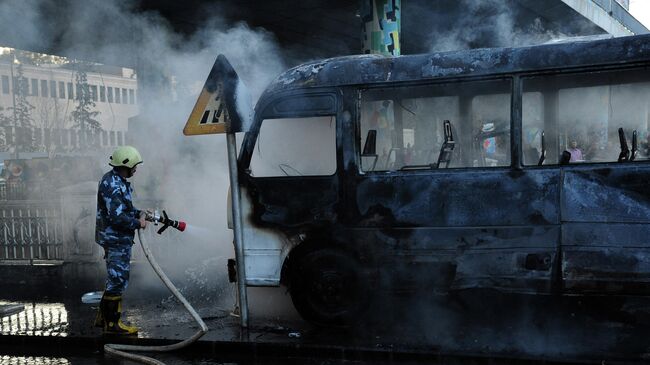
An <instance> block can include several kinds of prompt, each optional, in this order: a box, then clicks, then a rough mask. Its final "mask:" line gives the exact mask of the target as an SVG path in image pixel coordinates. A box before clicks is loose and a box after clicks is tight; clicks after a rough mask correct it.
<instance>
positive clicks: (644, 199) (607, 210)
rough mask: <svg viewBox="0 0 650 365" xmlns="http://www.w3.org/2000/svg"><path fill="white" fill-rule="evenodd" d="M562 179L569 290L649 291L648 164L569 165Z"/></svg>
mask: <svg viewBox="0 0 650 365" xmlns="http://www.w3.org/2000/svg"><path fill="white" fill-rule="evenodd" d="M563 180H564V181H563V198H562V203H563V204H562V220H563V225H562V250H563V260H562V275H563V279H564V285H565V289H566V291H567V292H571V293H601V294H650V226H648V223H650V189H648V181H650V165H648V164H646V163H639V164H633V163H628V164H624V165H623V164H617V165H613V166H611V167H607V168H603V167H598V166H593V165H592V166H576V167H568V168H566V169H565V172H564V179H563Z"/></svg>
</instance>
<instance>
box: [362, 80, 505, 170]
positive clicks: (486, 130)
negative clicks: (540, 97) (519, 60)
mask: <svg viewBox="0 0 650 365" xmlns="http://www.w3.org/2000/svg"><path fill="white" fill-rule="evenodd" d="M360 109H361V110H360V115H361V117H360V132H361V136H360V140H359V141H360V144H359V150H360V151H361V150H362V149H363V146H364V144H365V139H366V137H367V135H368V131H370V130H375V131H376V154H377V157H376V159H375V158H365V157H364V156H362V157H361V170H362V171H364V172H369V171H397V170H411V169H418V168H422V169H426V168H436V167H445V166H446V167H450V168H454V167H478V166H483V167H491V166H509V165H510V81H509V80H497V81H480V82H468V83H453V84H436V85H427V86H417V87H404V88H389V89H371V90H365V91H363V92H362V98H361V106H360ZM445 120H448V121H450V123H451V126H452V131H453V133H452V134H453V138H454V148H453V150H451V156H450V161H449V164H448V165H447V164H445V165H444V166H442V165H440V166H438V165H439V163H438V157H439V154H440V151H441V149H442V148H443V142H444V141H445V137H444V129H443V125H444V121H445Z"/></svg>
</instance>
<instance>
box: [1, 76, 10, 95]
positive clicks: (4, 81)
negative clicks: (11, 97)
mask: <svg viewBox="0 0 650 365" xmlns="http://www.w3.org/2000/svg"><path fill="white" fill-rule="evenodd" d="M2 93H3V94H9V76H6V75H2Z"/></svg>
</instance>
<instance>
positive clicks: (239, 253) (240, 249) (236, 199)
mask: <svg viewBox="0 0 650 365" xmlns="http://www.w3.org/2000/svg"><path fill="white" fill-rule="evenodd" d="M226 138H227V145H228V168H229V173H230V191H231V193H232V194H230V196H231V199H232V223H233V228H234V236H235V257H236V260H237V294H238V295H239V315H240V323H241V327H242V328H248V299H247V295H246V264H245V263H244V235H243V230H242V216H241V195H240V191H239V175H238V168H237V138H236V137H235V133H233V132H228V133H226Z"/></svg>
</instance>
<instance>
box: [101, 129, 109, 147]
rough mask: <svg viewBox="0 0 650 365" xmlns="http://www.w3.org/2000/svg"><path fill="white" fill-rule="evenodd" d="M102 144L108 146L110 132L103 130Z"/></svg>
mask: <svg viewBox="0 0 650 365" xmlns="http://www.w3.org/2000/svg"><path fill="white" fill-rule="evenodd" d="M102 146H108V132H106V131H104V130H102Z"/></svg>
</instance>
